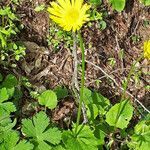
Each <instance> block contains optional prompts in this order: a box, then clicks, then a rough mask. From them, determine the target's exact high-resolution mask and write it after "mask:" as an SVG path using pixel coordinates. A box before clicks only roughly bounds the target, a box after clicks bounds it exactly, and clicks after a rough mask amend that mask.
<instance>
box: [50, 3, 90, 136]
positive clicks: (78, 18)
mask: <svg viewBox="0 0 150 150" xmlns="http://www.w3.org/2000/svg"><path fill="white" fill-rule="evenodd" d="M50 4H51V6H50V7H49V8H48V12H49V13H50V18H51V19H52V20H53V21H54V22H56V23H57V24H58V25H59V26H60V27H62V28H63V30H65V31H72V32H73V35H75V33H76V32H77V31H78V37H79V41H80V48H81V50H82V77H81V89H80V102H79V109H78V115H77V123H76V129H75V134H76V135H77V134H78V133H77V131H78V126H79V121H80V116H81V109H82V103H83V96H84V77H85V56H84V44H83V39H82V36H81V34H80V31H79V30H80V29H81V27H82V26H83V24H84V23H85V22H87V21H89V20H90V18H89V17H90V15H89V14H88V13H87V11H88V10H89V9H90V5H88V4H83V0H57V1H56V2H51V3H50ZM74 41H76V40H75V39H74Z"/></svg>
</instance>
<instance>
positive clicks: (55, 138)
mask: <svg viewBox="0 0 150 150" xmlns="http://www.w3.org/2000/svg"><path fill="white" fill-rule="evenodd" d="M48 125H49V118H48V117H47V115H46V114H45V113H44V112H42V111H41V112H39V113H38V114H36V116H34V117H33V118H32V119H23V120H22V132H23V134H24V135H25V136H26V137H30V138H31V139H32V140H34V141H36V142H37V144H38V149H39V150H43V149H44V147H45V148H46V149H47V150H49V149H51V146H50V145H49V144H48V143H51V144H53V145H56V144H59V143H60V140H61V132H60V131H59V130H58V128H48ZM42 148H43V149H42Z"/></svg>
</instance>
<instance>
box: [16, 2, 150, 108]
mask: <svg viewBox="0 0 150 150" xmlns="http://www.w3.org/2000/svg"><path fill="white" fill-rule="evenodd" d="M43 3H44V4H46V5H49V0H33V1H30V0H23V2H22V4H21V5H20V6H18V7H17V14H18V15H19V17H20V18H21V22H22V24H23V25H24V29H23V30H22V31H21V33H20V35H19V37H18V39H19V40H21V41H23V42H24V44H25V46H26V47H27V50H26V53H27V54H26V56H25V58H24V60H22V61H21V62H20V63H19V64H18V70H17V72H18V73H19V74H22V75H24V76H27V77H28V78H29V80H30V81H31V82H32V83H33V84H34V85H35V86H37V87H38V88H43V87H44V88H54V87H56V86H57V85H65V86H67V87H69V88H70V85H71V82H72V75H73V58H72V55H71V49H69V48H65V47H64V46H63V43H62V44H61V45H60V50H59V51H58V52H55V51H54V50H53V49H52V46H48V44H47V35H48V34H49V29H50V28H51V26H50V22H51V20H50V19H49V15H48V14H47V12H46V11H41V12H35V10H34V8H35V7H36V6H38V5H40V4H43ZM98 11H100V12H108V15H106V16H105V17H103V20H104V21H105V22H106V23H107V27H106V29H104V30H100V29H99V27H98V22H97V21H93V22H91V27H89V26H88V25H85V26H84V27H83V28H82V35H83V37H84V42H85V47H86V52H85V55H86V60H87V61H88V62H87V63H86V86H87V87H89V88H91V89H96V90H98V91H99V92H100V93H101V94H103V95H104V96H106V97H107V98H109V99H110V100H111V101H112V102H114V103H115V102H117V101H118V98H119V97H120V94H121V90H120V88H118V87H117V86H116V85H115V84H114V82H112V81H110V79H108V78H107V77H106V76H105V75H104V74H103V73H102V71H101V70H100V69H99V68H98V67H100V68H101V69H102V70H103V71H105V72H106V73H107V74H108V75H109V76H111V77H112V78H114V79H115V81H116V82H117V83H118V85H119V86H120V87H121V85H122V81H123V79H124V77H126V76H127V75H128V72H129V69H130V66H131V64H132V63H133V62H134V61H135V60H136V59H137V58H138V57H139V56H140V55H141V53H142V46H143V42H144V41H145V40H147V39H149V38H150V25H147V26H145V22H146V21H150V9H149V8H147V7H144V6H143V5H142V4H140V3H139V2H138V0H128V1H127V5H126V8H125V10H124V11H123V12H121V13H118V12H116V11H113V10H112V8H111V7H110V6H109V5H108V4H107V3H106V1H105V0H104V1H103V4H102V5H101V6H100V7H99V8H98ZM149 23H150V22H149ZM134 39H135V40H134ZM89 45H90V46H89ZM121 52H123V54H124V57H123V58H121V57H120V53H121ZM77 53H78V59H79V60H81V51H80V49H79V48H78V52H77ZM110 58H113V59H114V60H115V62H116V63H115V64H114V66H112V65H110ZM89 62H90V63H89ZM92 64H95V65H96V66H98V67H96V66H94V65H92ZM138 67H139V68H140V70H141V73H140V74H141V76H140V79H139V81H137V83H136V84H135V80H134V79H133V80H131V82H130V84H129V88H128V91H129V92H130V93H131V94H132V95H133V96H134V97H135V98H138V99H139V100H140V101H141V102H142V103H143V104H144V105H145V106H146V107H147V108H148V107H150V101H149V96H148V95H149V93H148V91H146V89H145V88H144V87H145V86H146V85H148V84H149V78H148V76H146V75H145V74H147V73H148V71H149V64H148V61H147V60H146V59H143V60H142V61H141V62H140V63H139V64H138ZM79 75H80V74H79ZM79 80H80V77H79ZM98 80H101V82H99V81H98Z"/></svg>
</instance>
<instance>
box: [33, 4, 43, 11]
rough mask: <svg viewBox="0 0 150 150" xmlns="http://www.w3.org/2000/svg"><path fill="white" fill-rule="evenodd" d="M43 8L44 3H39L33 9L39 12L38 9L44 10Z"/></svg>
mask: <svg viewBox="0 0 150 150" xmlns="http://www.w3.org/2000/svg"><path fill="white" fill-rule="evenodd" d="M44 9H45V4H41V5H39V6H37V7H36V8H35V9H34V10H35V11H36V12H39V11H42V10H44Z"/></svg>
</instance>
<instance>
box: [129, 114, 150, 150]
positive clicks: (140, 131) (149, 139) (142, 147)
mask: <svg viewBox="0 0 150 150" xmlns="http://www.w3.org/2000/svg"><path fill="white" fill-rule="evenodd" d="M149 116H150V115H149ZM128 146H129V147H130V148H131V149H135V150H148V149H149V148H150V117H148V118H147V119H145V120H143V121H140V122H139V123H138V124H137V125H136V126H135V128H134V134H133V135H132V136H131V141H130V142H128Z"/></svg>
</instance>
